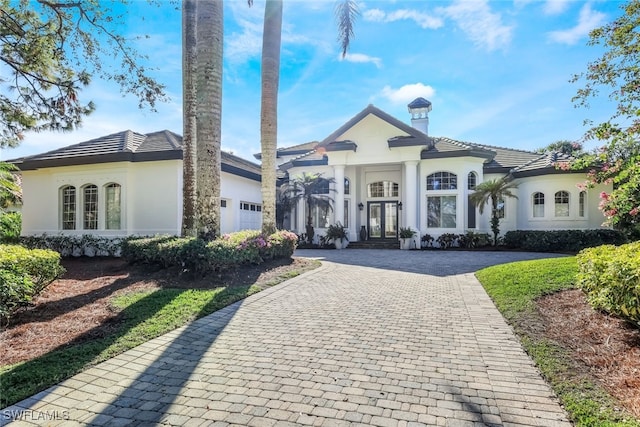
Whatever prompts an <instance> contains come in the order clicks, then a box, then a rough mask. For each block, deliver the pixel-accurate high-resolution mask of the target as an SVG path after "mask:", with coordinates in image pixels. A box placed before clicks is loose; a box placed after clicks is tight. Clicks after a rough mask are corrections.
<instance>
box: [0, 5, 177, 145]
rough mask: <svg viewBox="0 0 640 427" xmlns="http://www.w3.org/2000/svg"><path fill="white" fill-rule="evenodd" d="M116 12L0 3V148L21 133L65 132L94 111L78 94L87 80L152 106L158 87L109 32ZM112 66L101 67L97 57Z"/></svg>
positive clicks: (116, 23) (117, 21)
mask: <svg viewBox="0 0 640 427" xmlns="http://www.w3.org/2000/svg"><path fill="white" fill-rule="evenodd" d="M121 25H122V15H120V16H119V15H118V13H117V12H116V11H114V9H113V8H111V7H110V6H108V5H107V3H104V2H89V1H76V2H69V1H56V0H36V1H11V0H0V46H2V49H0V64H2V65H3V66H4V69H5V70H6V74H5V72H3V75H2V76H1V77H0V132H1V135H0V147H13V146H16V145H18V144H19V142H20V141H21V140H22V139H23V138H24V132H26V131H35V132H38V131H44V130H57V131H71V130H73V129H75V128H76V127H77V126H78V125H79V124H80V123H81V121H82V118H83V117H84V116H86V115H88V114H90V113H91V112H92V111H93V110H94V109H95V106H94V105H93V103H92V102H86V103H85V102H82V101H81V100H80V97H79V95H80V91H81V90H82V88H83V87H85V86H87V85H88V84H89V83H90V81H91V78H92V77H93V76H94V75H98V76H100V77H102V78H104V79H106V80H112V81H115V82H117V83H118V84H119V85H120V87H121V90H122V91H123V92H126V93H131V94H133V95H134V96H136V97H137V98H138V101H139V106H140V107H141V108H142V107H147V106H148V107H150V108H151V109H153V108H154V106H155V103H156V101H158V100H164V99H165V94H164V86H163V85H161V84H159V83H158V82H156V81H155V80H154V79H153V78H151V77H150V76H149V75H148V73H147V70H146V69H145V68H144V66H142V65H141V64H142V63H143V62H144V59H145V57H144V56H142V55H140V54H138V53H137V52H136V50H135V49H133V48H132V47H131V46H130V44H129V43H127V41H126V40H125V38H124V37H123V36H122V35H119V34H118V33H117V29H118V28H119V27H120V26H121ZM114 56H115V57H116V58H117V59H118V60H119V61H120V63H119V64H118V65H115V66H113V67H109V66H107V65H105V62H104V58H105V57H114Z"/></svg>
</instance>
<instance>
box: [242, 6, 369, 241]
mask: <svg viewBox="0 0 640 427" xmlns="http://www.w3.org/2000/svg"><path fill="white" fill-rule="evenodd" d="M248 4H249V6H251V5H252V4H253V0H248ZM357 14H358V8H357V5H356V2H355V1H354V0H341V1H340V2H338V3H337V5H336V18H337V23H338V39H339V41H340V46H341V48H342V56H343V57H344V56H345V55H346V54H347V50H348V48H349V43H350V42H351V40H352V39H353V35H354V33H353V24H354V22H355V18H356V16H357ZM262 37H263V38H262V102H261V110H260V145H261V150H262V153H261V158H262V232H263V233H266V234H270V233H272V232H274V231H275V229H276V149H277V146H278V83H279V80H280V46H281V38H282V0H267V2H266V5H265V10H264V31H263V36H262ZM312 229H313V228H312Z"/></svg>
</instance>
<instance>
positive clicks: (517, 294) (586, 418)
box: [476, 257, 640, 427]
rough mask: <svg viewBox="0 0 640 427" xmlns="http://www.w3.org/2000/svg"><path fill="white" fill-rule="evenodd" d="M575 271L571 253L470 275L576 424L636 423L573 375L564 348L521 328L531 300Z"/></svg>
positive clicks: (531, 310)
mask: <svg viewBox="0 0 640 427" xmlns="http://www.w3.org/2000/svg"><path fill="white" fill-rule="evenodd" d="M576 273H577V266H576V260H575V257H566V258H551V259H543V260H535V261H521V262H515V263H511V264H503V265H497V266H493V267H489V268H485V269H483V270H480V271H478V272H477V273H476V276H477V277H478V280H480V282H481V283H482V285H483V286H484V288H485V289H486V290H487V293H488V294H489V295H490V296H491V298H492V299H493V301H494V302H495V304H496V306H497V307H498V309H499V310H500V312H501V313H502V315H503V316H504V317H505V319H507V321H508V322H509V323H510V324H511V325H512V326H513V328H514V330H515V331H516V333H517V334H518V335H519V337H520V341H521V342H522V345H523V346H524V348H525V350H526V351H527V352H528V353H529V355H530V356H531V357H532V358H533V360H534V361H535V362H536V364H537V365H538V367H539V368H540V370H541V371H542V374H543V375H544V376H545V378H546V379H547V381H548V382H549V383H550V384H551V386H552V387H553V389H554V391H555V392H556V394H557V395H558V396H559V397H560V399H561V400H562V403H563V404H564V406H565V408H566V410H567V411H568V412H569V415H570V417H571V419H572V420H573V421H574V422H575V424H576V425H578V426H625V427H626V426H640V420H636V419H633V418H631V417H626V418H625V417H624V416H623V415H622V414H621V413H620V412H619V411H615V410H614V406H615V404H614V401H613V399H612V398H611V396H609V395H608V394H607V392H606V391H605V390H604V389H602V388H601V387H599V386H598V385H597V384H595V383H594V382H592V381H589V380H585V379H584V378H582V379H581V378H579V377H578V376H577V375H574V373H575V369H574V365H573V362H572V360H571V358H570V357H569V354H568V353H567V351H565V350H564V349H563V348H561V347H560V346H558V345H557V344H555V343H554V342H552V341H550V340H547V339H545V338H544V337H542V336H536V335H534V334H533V333H531V332H528V330H527V329H525V328H523V327H522V325H523V324H524V323H525V322H531V321H532V319H535V317H536V311H535V299H536V298H538V297H540V296H542V295H545V294H549V293H552V292H555V291H559V290H563V289H569V288H573V287H575V286H574V279H575V275H576Z"/></svg>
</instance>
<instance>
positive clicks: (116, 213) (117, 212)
mask: <svg viewBox="0 0 640 427" xmlns="http://www.w3.org/2000/svg"><path fill="white" fill-rule="evenodd" d="M121 188H122V187H120V184H115V183H113V184H108V185H107V186H106V187H105V192H104V193H105V194H104V197H105V212H104V214H105V215H104V216H105V228H106V229H107V230H120V226H121V225H120V221H121V220H120V218H121V207H120V206H121Z"/></svg>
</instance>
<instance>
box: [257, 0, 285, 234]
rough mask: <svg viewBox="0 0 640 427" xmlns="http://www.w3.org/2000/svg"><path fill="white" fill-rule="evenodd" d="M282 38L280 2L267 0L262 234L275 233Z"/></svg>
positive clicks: (263, 105) (262, 108) (263, 92)
mask: <svg viewBox="0 0 640 427" xmlns="http://www.w3.org/2000/svg"><path fill="white" fill-rule="evenodd" d="M281 38H282V0H267V2H266V5H265V9H264V31H263V35H262V97H261V105H260V146H261V151H262V153H261V155H262V157H261V158H262V166H261V168H262V232H263V233H264V234H272V233H274V232H275V231H276V178H277V177H276V150H277V145H278V83H279V80H280V46H281Z"/></svg>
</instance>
